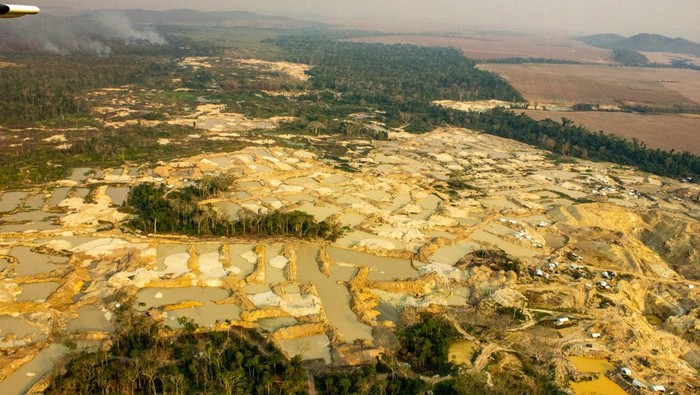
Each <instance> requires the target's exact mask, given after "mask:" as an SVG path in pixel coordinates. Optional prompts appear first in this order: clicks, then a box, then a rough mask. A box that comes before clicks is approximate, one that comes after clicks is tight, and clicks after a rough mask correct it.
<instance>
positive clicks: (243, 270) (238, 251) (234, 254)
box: [228, 244, 255, 278]
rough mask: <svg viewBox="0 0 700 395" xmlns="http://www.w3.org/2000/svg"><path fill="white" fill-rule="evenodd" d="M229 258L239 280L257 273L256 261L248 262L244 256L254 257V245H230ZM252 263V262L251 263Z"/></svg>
mask: <svg viewBox="0 0 700 395" xmlns="http://www.w3.org/2000/svg"><path fill="white" fill-rule="evenodd" d="M228 246H229V258H230V260H231V269H230V270H231V271H232V272H233V274H235V275H236V276H237V277H238V278H245V277H246V276H248V275H249V274H251V273H253V271H255V260H253V259H250V260H246V259H245V258H244V257H243V256H246V257H250V258H252V257H254V256H255V252H254V251H253V249H254V248H255V246H254V245H253V244H229V245H228ZM251 261H252V262H251Z"/></svg>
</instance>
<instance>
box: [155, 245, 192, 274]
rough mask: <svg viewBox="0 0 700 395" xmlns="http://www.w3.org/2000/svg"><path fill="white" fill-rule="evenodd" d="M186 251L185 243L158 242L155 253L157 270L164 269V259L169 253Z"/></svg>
mask: <svg viewBox="0 0 700 395" xmlns="http://www.w3.org/2000/svg"><path fill="white" fill-rule="evenodd" d="M186 252H187V245H185V244H169V243H163V244H158V252H157V253H156V264H157V269H158V270H159V271H163V270H165V269H166V266H165V263H164V262H165V259H166V258H167V257H169V256H171V255H177V254H184V253H186Z"/></svg>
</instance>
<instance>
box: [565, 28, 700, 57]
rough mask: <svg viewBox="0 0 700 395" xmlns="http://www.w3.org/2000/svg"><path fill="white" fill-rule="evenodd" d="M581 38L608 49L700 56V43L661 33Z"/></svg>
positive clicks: (588, 42)
mask: <svg viewBox="0 0 700 395" xmlns="http://www.w3.org/2000/svg"><path fill="white" fill-rule="evenodd" d="M579 40H580V41H583V42H585V43H586V44H589V45H593V46H594V47H599V48H606V49H627V50H632V51H646V52H671V53H678V54H688V55H695V56H700V44H698V43H696V42H693V41H689V40H686V39H683V38H670V37H666V36H662V35H659V34H647V33H642V34H637V35H635V36H632V37H624V36H619V35H617V34H596V35H592V36H585V37H580V38H579Z"/></svg>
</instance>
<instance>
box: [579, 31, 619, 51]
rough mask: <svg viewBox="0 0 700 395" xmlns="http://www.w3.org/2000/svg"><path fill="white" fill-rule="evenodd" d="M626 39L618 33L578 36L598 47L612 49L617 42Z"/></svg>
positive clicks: (580, 39) (581, 39)
mask: <svg viewBox="0 0 700 395" xmlns="http://www.w3.org/2000/svg"><path fill="white" fill-rule="evenodd" d="M625 39H627V37H625V36H620V35H619V34H594V35H592V36H585V37H580V38H579V39H578V40H579V41H583V42H584V43H586V44H588V45H592V46H594V47H598V48H607V49H614V48H615V47H616V46H617V45H618V44H619V43H621V42H622V41H624V40H625Z"/></svg>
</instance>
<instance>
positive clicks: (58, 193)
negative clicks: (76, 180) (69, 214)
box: [49, 187, 71, 207]
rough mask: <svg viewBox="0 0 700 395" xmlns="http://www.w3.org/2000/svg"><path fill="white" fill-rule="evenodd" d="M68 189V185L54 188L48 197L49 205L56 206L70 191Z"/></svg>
mask: <svg viewBox="0 0 700 395" xmlns="http://www.w3.org/2000/svg"><path fill="white" fill-rule="evenodd" d="M70 190H71V188H68V187H60V188H56V189H54V190H53V193H52V194H51V199H49V206H50V207H56V206H58V204H59V203H61V202H62V201H63V200H64V199H65V198H67V197H68V193H70Z"/></svg>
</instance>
